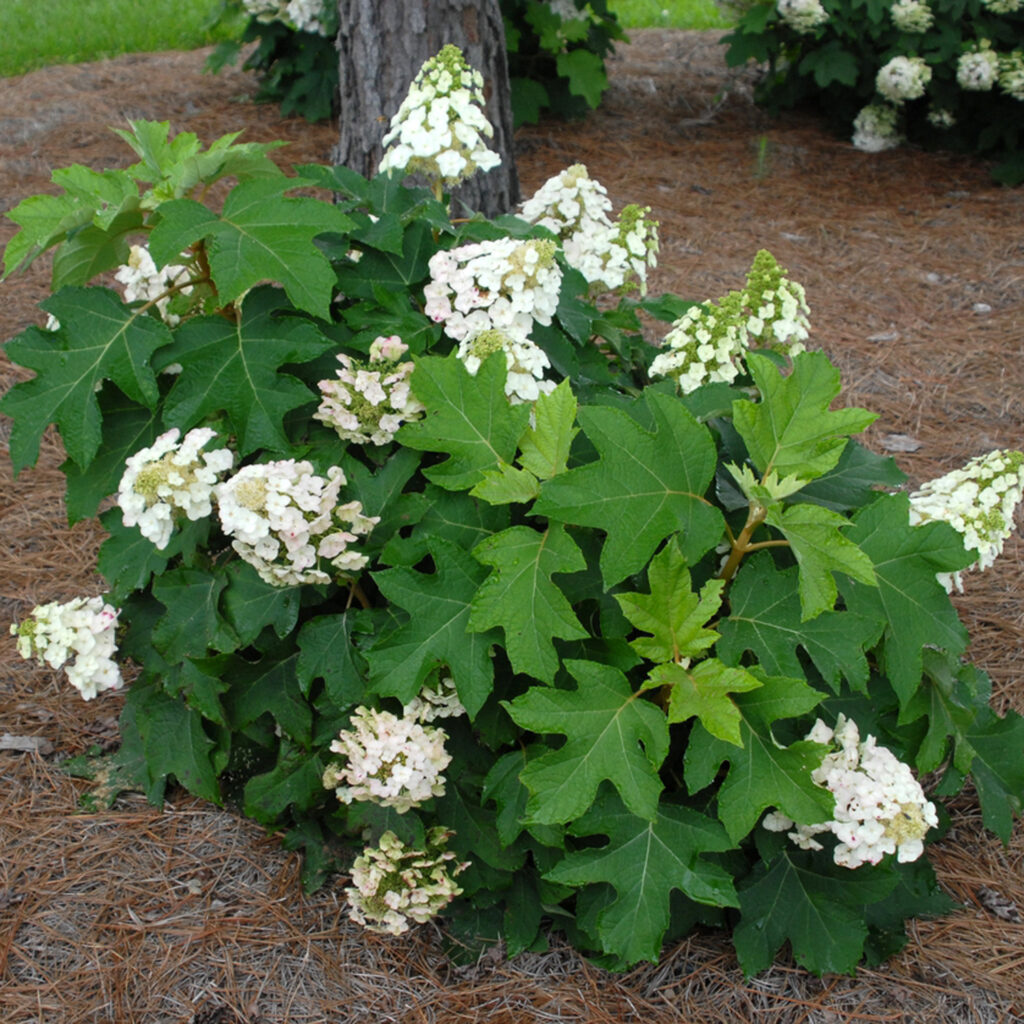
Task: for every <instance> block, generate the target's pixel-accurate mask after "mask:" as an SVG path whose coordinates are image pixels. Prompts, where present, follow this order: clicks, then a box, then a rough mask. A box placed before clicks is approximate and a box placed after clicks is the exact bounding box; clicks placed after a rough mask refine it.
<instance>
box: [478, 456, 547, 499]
mask: <svg viewBox="0 0 1024 1024" xmlns="http://www.w3.org/2000/svg"><path fill="white" fill-rule="evenodd" d="M469 493H470V494H471V495H473V497H474V498H483V500H484V501H486V502H488V503H489V504H491V505H510V504H526V502H528V501H533V499H534V498H536V497H537V495H538V494H540V483H539V481H538V480H537V478H536V477H535V476H534V475H533V474H532V473H530V472H528V471H527V470H525V469H517V468H516V467H515V466H510V465H509V464H508V463H507V462H503V463H502V464H501V466H499V467H498V468H497V469H485V470H484V473H483V476H482V477H481V479H480V482H479V483H478V484H475V485H474V486H473V488H472V490H470V492H469Z"/></svg>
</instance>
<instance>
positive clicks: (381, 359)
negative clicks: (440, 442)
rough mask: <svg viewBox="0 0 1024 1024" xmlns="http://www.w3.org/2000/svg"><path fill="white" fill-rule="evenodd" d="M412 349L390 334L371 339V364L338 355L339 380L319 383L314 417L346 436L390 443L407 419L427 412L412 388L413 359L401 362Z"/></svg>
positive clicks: (343, 437) (354, 439) (355, 439)
mask: <svg viewBox="0 0 1024 1024" xmlns="http://www.w3.org/2000/svg"><path fill="white" fill-rule="evenodd" d="M408 349H409V346H408V345H406V344H405V343H404V342H403V341H402V340H401V339H400V338H399V337H398V336H397V335H391V336H390V337H386V338H384V337H382V338H377V339H376V340H375V341H374V342H373V344H372V345H371V346H370V360H369V362H368V363H363V362H358V361H357V360H355V359H352V358H351V357H350V356H347V355H345V354H344V353H339V355H338V362H339V363H341V369H340V370H336V371H335V374H336V377H337V379H336V380H322V381H320V382H319V384H318V385H317V386H318V387H319V388H320V393H321V394H322V395H323V399H322V401H321V402H320V407H319V408H318V409H317V411H316V412H315V413H313V419H316V420H320V421H321V422H323V423H326V424H327V425H328V426H330V427H334V429H335V430H336V431H337V432H338V436H339V437H340V438H342V439H343V440H346V441H356V442H357V443H359V444H375V445H382V444H387V443H388V442H389V441H391V440H392V439H393V438H394V436H395V433H396V432H397V431H398V428H399V427H400V426H401V425H402V424H403V423H407V422H409V421H410V420H415V419H418V418H419V416H420V414H421V413H422V412H423V405H422V404H421V403H420V402H419V401H417V399H416V397H415V396H414V395H413V394H412V393H411V392H410V391H409V376H410V374H411V373H412V371H413V368H414V367H413V363H412V362H411V361H409V360H407V361H405V362H400V360H401V357H402V356H403V355H404V354H405V353H406V352H407V351H408Z"/></svg>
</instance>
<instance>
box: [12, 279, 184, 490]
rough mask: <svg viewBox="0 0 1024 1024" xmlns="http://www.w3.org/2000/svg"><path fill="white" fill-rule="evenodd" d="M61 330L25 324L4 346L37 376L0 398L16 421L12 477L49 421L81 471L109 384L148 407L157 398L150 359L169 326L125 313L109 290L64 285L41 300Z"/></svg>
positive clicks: (32, 457)
mask: <svg viewBox="0 0 1024 1024" xmlns="http://www.w3.org/2000/svg"><path fill="white" fill-rule="evenodd" d="M41 306H42V308H43V309H45V310H46V311H47V312H48V313H52V314H53V315H54V316H55V317H56V318H57V319H58V320H59V321H60V323H61V328H60V330H59V331H44V330H41V329H40V328H38V327H29V328H28V329H27V330H26V331H23V332H22V333H21V334H20V335H18V336H17V337H16V338H14V339H12V340H11V341H9V342H8V343H7V347H6V351H7V356H8V358H9V359H10V360H11V361H12V362H15V363H18V364H19V365H20V366H26V367H28V368H29V369H30V370H35V371H36V376H35V377H33V378H32V379H31V380H26V381H20V382H19V383H17V384H15V385H14V387H12V388H11V389H10V391H8V392H7V394H5V395H4V396H3V400H2V401H0V411H2V412H4V413H6V414H7V415H8V416H11V417H12V418H13V419H14V426H13V429H12V431H11V442H10V448H11V462H12V463H13V464H14V471H15V473H18V472H20V471H21V470H22V469H23V468H24V467H25V466H31V465H34V464H35V461H36V458H37V457H38V455H39V441H40V439H41V438H42V436H43V432H44V431H45V430H46V428H47V426H49V424H51V423H56V424H57V426H58V427H59V428H60V433H61V439H62V440H63V442H64V447H65V448H66V450H67V453H68V455H69V456H70V457H71V458H72V459H74V461H75V462H76V463H77V464H78V465H79V466H81V467H82V468H83V469H84V468H86V467H87V466H88V465H89V464H90V462H92V460H93V458H94V457H95V455H96V452H97V450H98V449H99V446H100V440H101V435H102V426H101V423H102V415H101V413H100V406H99V402H98V399H97V394H96V393H97V391H98V390H99V389H100V387H101V386H102V384H103V381H105V380H111V381H113V382H114V383H115V384H116V385H117V386H118V387H119V388H120V389H121V391H123V392H124V394H125V395H127V396H128V398H130V399H131V400H132V401H133V402H137V403H138V404H139V405H143V406H145V407H146V408H149V409H152V408H153V407H154V406H155V405H156V402H157V399H158V397H159V391H158V388H157V383H156V376H155V374H154V372H153V368H152V366H151V365H150V358H151V356H152V355H153V353H154V352H155V351H156V350H157V349H158V348H160V347H161V346H164V345H167V344H168V343H169V342H170V340H171V332H170V331H169V330H168V328H167V326H166V325H165V324H164V323H162V322H161V321H159V320H154V319H153V318H152V317H149V316H146V315H144V314H143V315H140V314H138V313H136V312H134V311H132V310H131V309H129V308H128V307H127V306H126V305H125V304H124V303H123V302H122V301H121V298H120V296H118V295H117V294H116V293H115V292H112V291H110V289H108V288H62V289H61V290H60V291H59V292H58V293H57V294H56V295H54V296H52V297H51V298H49V299H47V300H46V301H45V302H43V303H41Z"/></svg>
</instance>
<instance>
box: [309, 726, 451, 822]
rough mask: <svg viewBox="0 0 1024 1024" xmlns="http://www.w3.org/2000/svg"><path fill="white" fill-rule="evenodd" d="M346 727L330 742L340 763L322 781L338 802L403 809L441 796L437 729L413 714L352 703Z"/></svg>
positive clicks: (446, 758)
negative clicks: (369, 803) (358, 802)
mask: <svg viewBox="0 0 1024 1024" xmlns="http://www.w3.org/2000/svg"><path fill="white" fill-rule="evenodd" d="M350 725H351V728H350V729H345V730H342V731H341V733H339V735H338V738H337V739H336V740H334V741H333V742H332V743H331V750H332V751H333V752H334V753H335V754H342V755H344V757H345V763H344V764H341V763H338V762H332V763H331V764H329V765H328V766H327V769H326V770H325V771H324V776H323V783H324V786H325V787H326V788H327V789H333V790H334V792H335V795H336V796H337V797H338V799H339V800H341V801H342V803H346V804H350V803H352V801H353V800H368V801H370V802H371V803H375V804H380V805H381V806H382V807H394V809H395V810H396V811H397V812H398V813H399V814H404V813H405V812H406V811H408V810H409V809H410V808H411V807H417V806H418V805H419V804H421V803H423V802H424V801H425V800H429V799H430V798H431V797H434V796H444V783H445V779H444V776H443V775H442V774H441V772H443V771H444V770H445V768H447V767H448V764H449V763H450V762H451V755H450V754H449V753H448V752H447V751H446V750H445V749H444V741H445V740H446V739H447V738H448V736H447V734H446V733H445V731H444V730H443V729H438V728H436V727H434V726H430V725H426V726H425V725H421V724H420V723H419V721H417V720H416V718H414V717H409V716H407V715H403V717H402V718H399V717H398V716H397V715H393V714H392V713H391V712H390V711H376V710H374V709H373V708H366V707H360V708H356V710H355V712H354V713H353V715H352V720H351V723H350Z"/></svg>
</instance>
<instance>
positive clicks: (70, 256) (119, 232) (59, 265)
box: [51, 210, 144, 291]
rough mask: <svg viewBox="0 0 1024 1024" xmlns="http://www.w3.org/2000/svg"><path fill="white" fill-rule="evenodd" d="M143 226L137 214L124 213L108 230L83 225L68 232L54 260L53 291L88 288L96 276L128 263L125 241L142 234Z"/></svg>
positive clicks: (141, 218)
mask: <svg viewBox="0 0 1024 1024" xmlns="http://www.w3.org/2000/svg"><path fill="white" fill-rule="evenodd" d="M143 223H144V222H143V216H142V212H141V211H140V210H125V211H124V212H122V213H119V214H118V215H117V216H116V217H115V218H114V219H113V220H112V221H111V223H110V225H109V226H108V227H97V226H96V225H95V224H85V225H83V226H82V227H80V228H76V229H75V230H74V231H72V232H70V234H69V235H68V237H67V238H66V239H65V241H64V244H63V245H61V246H60V248H59V249H58V250H57V251H56V252H55V253H54V256H53V283H52V285H51V287H52V289H53V290H54V291H56V290H57V289H59V288H63V287H64V285H68V284H70V285H85V284H88V283H89V282H90V281H91V280H92V279H93V278H94V277H96V275H97V274H102V273H103V272H104V271H105V270H110V269H112V268H113V267H117V266H120V265H121V264H124V263H127V262H128V258H129V255H130V253H131V247H130V245H129V242H128V240H129V238H130V237H131V236H132V235H134V234H138V233H139V232H140V231H141V230H142V226H143Z"/></svg>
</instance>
